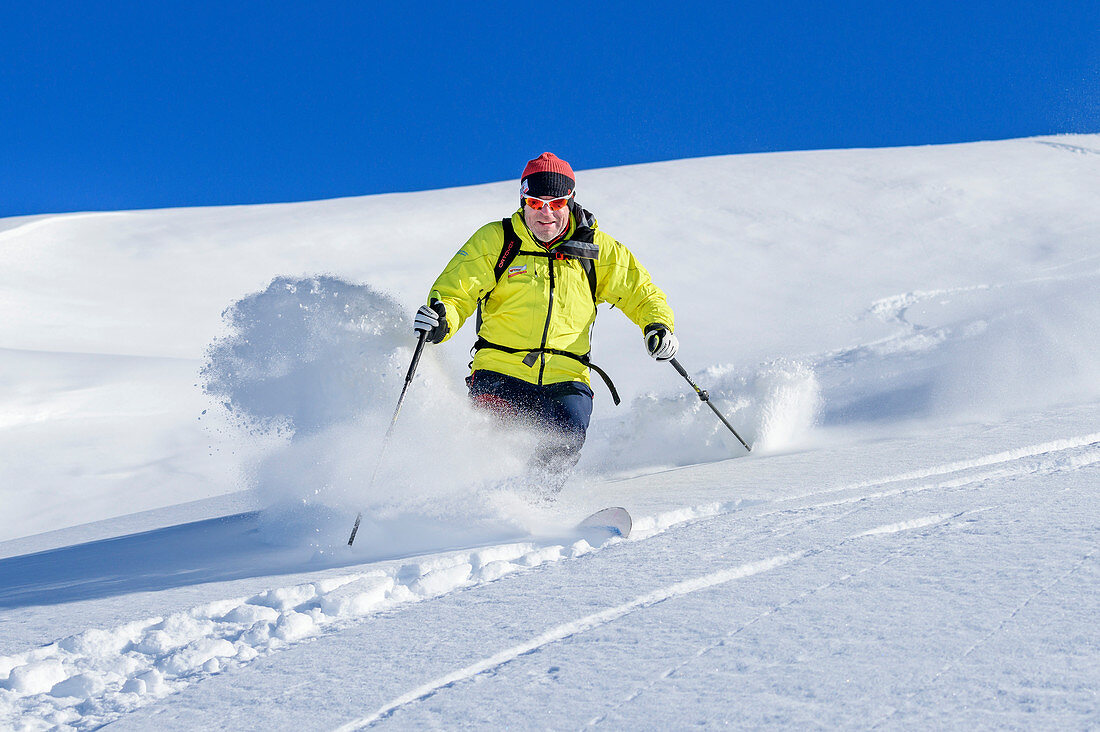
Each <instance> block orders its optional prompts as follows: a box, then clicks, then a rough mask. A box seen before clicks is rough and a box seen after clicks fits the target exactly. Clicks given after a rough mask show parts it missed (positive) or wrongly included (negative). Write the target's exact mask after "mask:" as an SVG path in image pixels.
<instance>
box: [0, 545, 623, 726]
mask: <svg viewBox="0 0 1100 732" xmlns="http://www.w3.org/2000/svg"><path fill="white" fill-rule="evenodd" d="M620 541H622V540H621V539H609V540H608V541H607V542H604V544H601V545H600V546H606V545H608V544H613V543H617V542H620ZM597 548H599V547H593V546H591V545H590V544H589V543H588V542H587V541H586V540H584V539H580V540H578V541H576V542H574V543H573V544H572V545H570V546H563V545H549V546H547V545H539V544H536V543H532V542H523V543H514V544H504V545H498V546H491V547H484V548H480V549H477V550H475V551H466V552H457V553H451V554H448V555H443V556H435V557H430V558H427V559H425V560H423V561H419V562H411V563H406V564H403V565H400V566H399V567H396V568H393V569H390V570H388V571H383V570H375V571H370V572H364V573H358V574H350V575H343V576H339V577H331V578H325V579H320V580H316V581H313V582H308V583H305V584H300V585H296V586H292V587H283V588H277V589H270V590H265V591H263V592H260V593H259V594H256V595H253V596H252V597H247V598H245V597H240V598H235V599H229V600H220V601H215V602H212V603H207V604H205V605H201V606H198V607H194V608H191V609H189V610H185V611H181V612H177V613H173V614H171V615H168V616H166V617H155V618H150V619H147V620H143V621H137V622H133V623H127V624H125V625H122V626H118V627H116V628H112V629H107V630H103V629H97V628H93V629H90V630H86V631H83V632H81V633H78V634H76V635H72V636H68V637H66V638H62V639H61V640H58V641H55V642H54V643H51V644H48V645H45V646H41V647H39V648H35V649H32V650H29V651H25V652H22V653H17V654H14V655H10V656H0V728H9V727H12V728H14V727H15V726H16V725H18V724H23V725H26V724H28V723H30V722H31V720H35V721H40V722H42V723H44V725H46V726H59V727H60V726H65V727H73V728H76V729H91V728H95V727H99V726H102V725H104V724H107V723H109V722H111V721H113V720H115V719H117V718H118V717H120V716H122V715H123V714H126V713H128V712H132V711H134V710H135V709H137V708H139V707H142V706H145V705H146V704H149V703H152V702H154V701H158V700H160V699H162V698H164V697H166V696H169V695H171V694H173V693H175V692H177V691H180V690H182V689H183V688H184V687H186V686H189V685H191V684H193V683H196V682H199V681H202V680H203V679H205V678H207V677H209V676H212V675H214V674H217V673H220V672H222V671H224V670H228V669H233V668H240V667H242V666H244V665H247V664H248V663H250V662H251V661H252V660H254V659H255V658H257V657H259V656H261V655H268V654H270V653H272V652H275V651H277V650H280V649H282V648H285V647H287V646H290V645H293V644H295V643H298V642H300V641H302V640H305V639H307V638H310V637H313V636H316V635H318V634H320V633H322V632H325V631H326V630H328V629H329V628H330V627H335V626H336V625H337V624H339V623H346V622H352V621H354V620H356V619H358V618H361V617H363V616H366V615H369V614H373V613H375V612H379V611H383V610H387V609H390V608H393V607H396V606H398V605H402V604H405V603H408V602H417V601H420V600H426V599H430V598H432V597H437V596H439V595H442V594H446V593H448V592H452V591H454V590H456V589H460V588H463V587H470V586H474V585H478V584H483V583H486V582H492V581H494V580H497V579H499V578H501V577H503V576H505V575H507V574H510V573H512V572H516V571H521V570H525V569H530V568H533V567H537V566H539V565H541V564H544V563H546V562H553V561H559V560H562V559H566V558H574V557H579V556H582V555H584V554H587V553H589V552H592V551H595V550H596V549H597Z"/></svg>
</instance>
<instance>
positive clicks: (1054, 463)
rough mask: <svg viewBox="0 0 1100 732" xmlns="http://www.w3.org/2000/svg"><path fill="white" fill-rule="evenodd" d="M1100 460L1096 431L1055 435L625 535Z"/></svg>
mask: <svg viewBox="0 0 1100 732" xmlns="http://www.w3.org/2000/svg"><path fill="white" fill-rule="evenodd" d="M1080 448H1088V449H1086V450H1084V451H1083V452H1082V453H1081V454H1079V455H1071V456H1063V455H1059V453H1065V452H1069V451H1071V450H1077V449H1080ZM1044 456H1045V458H1046V459H1039V460H1035V461H1032V462H1030V463H1024V464H1021V465H1018V466H1010V465H1009V463H1022V461H1026V460H1028V459H1029V458H1043V457H1044ZM1097 462H1100V433H1094V434H1090V435H1085V436H1082V437H1076V438H1068V439H1064V440H1055V441H1052V442H1046V443H1042V444H1038V445H1032V446H1026V447H1021V448H1017V449H1014V450H1008V451H1005V452H1000V453H995V454H993V455H986V456H984V457H980V458H975V459H972V460H960V461H956V462H953V463H947V464H945V465H941V466H937V467H932V468H928V469H925V470H915V471H910V472H907V473H900V474H898V475H892V476H887V477H885V478H881V479H878V480H872V481H863V482H860V483H855V484H853V485H847V486H841V487H839V488H830V489H826V490H820V491H810V492H807V493H803V494H800V495H797V496H791V497H789V498H783V499H779V500H777V501H745V500H743V499H738V500H736V501H729V502H726V503H710V504H703V505H699V506H693V507H690V508H683V509H679V510H676V511H668V512H666V513H662V514H658V515H657V516H652V517H649V516H647V517H641V518H639V519H637V520H635V523H634V530H633V532H632V533H631V536H630V539H629V540H628V541H636V540H642V539H648V538H650V537H651V536H654V535H656V534H659V533H662V532H664V531H667V530H668V529H670V528H673V527H674V526H678V525H680V524H684V523H689V522H693V521H700V520H706V519H711V518H715V517H718V516H722V515H725V514H729V513H733V512H735V511H740V510H744V509H746V508H751V507H753V506H759V507H760V510H757V511H755V512H754V513H753V515H754V516H756V517H760V516H770V515H774V514H777V513H787V512H791V511H812V510H814V509H817V508H825V507H829V506H840V505H844V504H853V503H860V502H862V501H866V500H871V499H876V498H890V497H893V496H897V495H901V494H904V493H917V492H920V491H926V490H936V489H951V488H963V487H965V486H968V485H973V484H975V483H983V482H985V481H988V480H993V479H1006V478H1013V477H1017V476H1023V475H1033V474H1041V473H1057V472H1063V471H1072V470H1078V469H1080V468H1083V467H1087V466H1089V465H1093V464H1095V463H1097ZM989 466H1000V467H998V468H996V469H993V470H986V471H982V472H977V473H974V474H971V475H964V476H960V477H954V478H948V479H946V480H939V481H931V482H927V483H918V484H917V485H911V486H898V487H896V488H893V489H890V490H883V491H876V492H873V493H866V492H859V491H861V490H863V489H866V488H877V487H882V486H888V485H891V484H894V483H905V482H913V481H917V480H921V479H928V478H942V477H944V476H950V475H951V474H952V473H959V472H963V471H968V470H975V469H976V468H981V467H989ZM840 493H853V495H851V496H846V497H838V498H834V499H829V500H826V501H819V502H813V503H808V502H806V500H807V499H813V498H820V497H823V496H829V495H836V494H840ZM791 503H794V504H799V503H801V505H794V506H790V505H785V504H791Z"/></svg>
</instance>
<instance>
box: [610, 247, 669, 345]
mask: <svg viewBox="0 0 1100 732" xmlns="http://www.w3.org/2000/svg"><path fill="white" fill-rule="evenodd" d="M598 237H599V238H598V242H599V245H600V258H599V260H598V261H597V263H596V300H597V302H608V303H611V304H612V305H614V306H615V307H617V308H619V309H620V310H622V311H623V313H624V314H625V315H626V317H628V318H630V320H631V321H633V322H634V324H635V325H637V326H638V327H639V328H642V329H644V328H645V327H646V326H647V325H649V324H651V323H661V324H663V325H666V326H668V328H669V330H675V327H676V324H675V323H674V322H673V314H672V308H670V307H669V305H668V299H667V298H666V297H665V293H664V292H663V291H662V290H661V289H660V288H659V287H657V286H656V285H655V284H653V279H652V278H651V277H650V276H649V271H648V270H646V268H645V267H643V266H642V263H641V262H639V261H638V258H637V257H635V256H634V253H633V252H631V251H630V250H629V249H627V248H626V247H625V246H623V245H622V244H620V243H619V242H617V241H615V240H614V239H612V238H611V237H610V236H607V235H606V234H604V233H603V232H600V233H599V234H598Z"/></svg>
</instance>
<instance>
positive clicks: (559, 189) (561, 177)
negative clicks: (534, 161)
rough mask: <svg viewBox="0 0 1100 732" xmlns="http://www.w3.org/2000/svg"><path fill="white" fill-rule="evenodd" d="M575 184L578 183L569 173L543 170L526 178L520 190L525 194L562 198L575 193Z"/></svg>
mask: <svg viewBox="0 0 1100 732" xmlns="http://www.w3.org/2000/svg"><path fill="white" fill-rule="evenodd" d="M575 185H576V183H575V182H574V181H573V179H572V178H570V177H569V176H568V175H565V174H563V173H551V172H550V171H542V172H539V173H531V175H529V176H527V177H526V178H524V179H523V184H522V186H521V187H520V191H521V192H522V193H523V195H525V196H536V197H537V198H561V197H562V196H568V195H570V194H571V193H573V188H574V186H575Z"/></svg>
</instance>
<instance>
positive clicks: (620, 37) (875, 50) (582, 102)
mask: <svg viewBox="0 0 1100 732" xmlns="http://www.w3.org/2000/svg"><path fill="white" fill-rule="evenodd" d="M412 5H413V7H414V8H415V10H400V9H396V8H395V7H394V6H393V5H392V4H390V3H381V2H377V3H376V2H368V1H366V0H361V1H360V2H339V3H337V2H309V3H306V2H302V3H293V4H292V3H279V2H270V1H268V2H260V1H257V2H234V1H233V0H225V1H224V2H218V3H207V2H188V3H177V2H169V1H166V2H159V1H156V0H141V1H140V2H129V1H126V0H113V1H112V2H103V3H93V2H64V1H60V2H33V1H30V0H19V2H13V1H11V0H0V216H12V215H19V214H30V213H43V212H61V211H75V210H95V209H124V208H152V207H164V206H194V205H212V204H229V203H255V202H271V201H294V200H304V199H316V198H329V197H334V196H349V195H361V194H366V193H378V192H386V191H406V190H420V189H426V188H438V187H443V186H453V185H464V184H470V183H482V182H488V181H494V180H503V179H507V178H515V177H517V176H518V174H519V172H520V170H521V169H522V167H523V163H524V162H525V161H526V160H527V159H528V158H530V157H533V156H535V155H537V154H538V153H540V152H542V151H543V150H553V151H555V152H557V153H558V154H559V155H561V156H562V157H564V158H566V159H567V160H569V161H570V162H571V163H572V164H573V166H574V167H575V168H577V169H584V168H595V167H606V166H612V165H622V164H628V163H639V162H649V161H654V160H667V159H671V158H683V157H695V156H701V155H715V154H724V153H739V152H760V151H773V150H794V149H813V148H837V147H877V146H892V145H914V144H926V143H943V142H959V141H970V140H984V139H997V138H1007V137H1018V136H1026V135H1036V134H1049V133H1058V132H1100V2H1097V1H1096V0H1079V1H1077V2H1064V1H1063V0H1048V1H1046V2H1035V1H1034V0H1029V1H1028V2H1018V1H1017V0H999V1H998V0H991V1H989V2H968V1H966V0H953V1H950V2H939V1H936V0H929V1H926V2H905V3H899V2H891V1H890V0H880V1H879V2H866V3H864V2H845V1H844V0H836V1H833V2H786V3H785V2H753V3H719V2H714V3H695V2H690V1H689V2H675V3H669V4H667V5H657V4H652V3H643V2H630V3H593V4H592V7H589V8H585V7H583V6H580V5H576V6H574V5H571V4H567V3H556V4H555V3H548V4H544V3H532V4H526V3H499V4H498V3H445V4H438V5H437V4H434V3H418V4H412Z"/></svg>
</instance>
